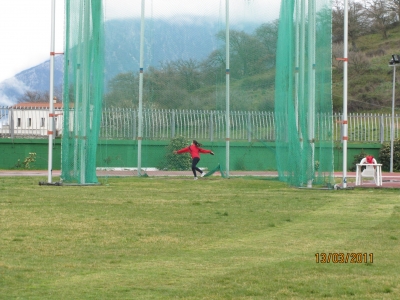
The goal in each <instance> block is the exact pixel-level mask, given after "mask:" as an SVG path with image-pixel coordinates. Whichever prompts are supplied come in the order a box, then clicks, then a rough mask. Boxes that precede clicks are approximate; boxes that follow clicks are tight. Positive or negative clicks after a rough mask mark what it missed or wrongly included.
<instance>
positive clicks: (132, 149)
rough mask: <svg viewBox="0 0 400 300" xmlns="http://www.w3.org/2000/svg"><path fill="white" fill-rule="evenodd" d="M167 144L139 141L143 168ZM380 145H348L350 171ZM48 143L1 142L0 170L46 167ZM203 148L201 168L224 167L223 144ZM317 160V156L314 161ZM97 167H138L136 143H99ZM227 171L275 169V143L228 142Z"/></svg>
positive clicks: (338, 157)
mask: <svg viewBox="0 0 400 300" xmlns="http://www.w3.org/2000/svg"><path fill="white" fill-rule="evenodd" d="M167 145H168V141H143V142H142V168H145V167H156V168H157V167H159V166H160V165H161V162H162V161H163V159H164V157H165V154H166V146H167ZM341 146H342V144H338V145H337V146H336V147H335V148H334V159H335V162H334V167H335V170H337V171H341V170H342V164H343V160H342V153H343V149H342V148H341ZM381 146H382V145H381V144H372V143H365V144H348V154H347V158H348V159H347V166H348V168H350V166H351V164H352V162H353V160H354V156H355V155H357V154H359V153H360V152H362V151H364V152H366V153H369V154H372V155H374V156H375V157H378V156H379V150H380V148H381ZM48 147H49V146H48V140H46V139H0V151H1V153H2V155H1V158H0V169H15V168H16V167H17V165H18V161H20V163H21V162H23V161H24V160H25V158H26V157H28V156H29V153H30V152H35V153H36V162H35V164H34V165H33V166H32V169H44V170H46V169H47V168H48ZM203 147H204V148H206V149H212V150H213V151H214V152H215V154H216V155H215V156H211V155H202V157H201V158H202V159H201V162H200V163H199V166H200V167H207V168H209V169H211V168H214V167H215V166H216V165H217V164H218V163H219V164H221V166H222V167H223V168H225V161H226V159H225V155H226V154H225V142H204V145H203ZM315 159H316V160H318V157H316V158H315ZM60 160H61V140H59V139H56V140H54V143H53V169H54V170H59V169H60V168H61V161H60ZM97 166H98V167H137V141H126V140H121V141H105V140H102V141H100V142H99V145H98V151H97ZM230 170H231V171H234V170H249V171H250V170H252V171H262V170H276V160H275V144H274V143H272V142H271V143H260V142H255V143H248V142H231V143H230Z"/></svg>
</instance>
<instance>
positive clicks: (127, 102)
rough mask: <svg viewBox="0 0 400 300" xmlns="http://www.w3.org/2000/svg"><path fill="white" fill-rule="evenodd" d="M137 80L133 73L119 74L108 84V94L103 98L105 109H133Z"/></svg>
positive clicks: (136, 97)
mask: <svg viewBox="0 0 400 300" xmlns="http://www.w3.org/2000/svg"><path fill="white" fill-rule="evenodd" d="M138 88H139V80H138V78H137V77H136V76H135V75H134V74H133V72H128V73H120V74H118V75H117V76H115V77H114V78H112V79H111V80H110V81H109V83H108V93H107V94H106V95H105V96H104V105H105V106H107V107H121V108H126V107H135V106H136V105H137V99H138V94H139V92H138Z"/></svg>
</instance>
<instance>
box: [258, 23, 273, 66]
mask: <svg viewBox="0 0 400 300" xmlns="http://www.w3.org/2000/svg"><path fill="white" fill-rule="evenodd" d="M278 29H279V20H275V21H274V22H270V23H264V24H262V25H261V26H260V27H258V28H257V29H256V32H255V36H256V37H257V38H258V40H259V41H260V42H261V43H262V44H263V46H264V47H265V61H266V64H267V67H268V68H272V67H275V60H276V45H277V41H278Z"/></svg>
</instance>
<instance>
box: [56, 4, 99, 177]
mask: <svg viewBox="0 0 400 300" xmlns="http://www.w3.org/2000/svg"><path fill="white" fill-rule="evenodd" d="M65 9H66V24H65V32H66V36H65V43H66V44H65V53H64V57H65V62H64V66H65V67H64V68H65V69H64V96H63V98H64V100H63V101H64V133H63V137H62V158H61V160H62V161H61V168H62V173H61V178H62V180H63V181H64V182H74V183H79V184H87V183H97V178H96V148H97V141H98V136H99V129H100V121H101V112H102V94H103V61H104V55H103V51H104V46H103V39H104V34H103V12H102V11H103V9H102V1H99V0H66V1H65ZM67 128H68V129H69V130H67Z"/></svg>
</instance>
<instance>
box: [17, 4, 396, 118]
mask: <svg viewBox="0 0 400 300" xmlns="http://www.w3.org/2000/svg"><path fill="white" fill-rule="evenodd" d="M343 16H344V11H343V1H342V0H334V1H333V6H332V81H333V82H332V97H333V109H334V111H335V112H340V111H341V110H342V99H343V62H342V61H340V60H337V59H338V58H342V57H343ZM399 16H400V0H358V1H350V2H349V30H348V32H349V53H348V58H349V63H348V111H349V112H376V111H379V112H389V111H390V108H391V101H392V77H393V68H392V67H390V66H389V60H390V59H391V55H392V54H400V23H399V19H400V17H399ZM120 25H121V24H118V23H113V24H109V25H108V28H110V30H115V32H116V34H111V36H112V37H113V40H112V41H110V42H109V44H110V45H116V46H118V43H117V42H116V41H115V38H116V36H117V33H118V34H119V35H121V34H122V32H123V31H121V30H120V27H119V26H120ZM121 26H123V24H122V25H121ZM135 26H136V27H134V28H131V29H130V32H136V31H137V30H138V27H137V26H138V25H137V24H136V25H135ZM166 27H167V25H166V24H162V26H159V28H163V29H164V30H166ZM113 28H114V29H113ZM157 28H158V27H157ZM213 28H215V26H214V27H213ZM160 30H161V29H160ZM175 30H176V29H175ZM196 30H197V31H198V30H199V29H196ZM207 30H208V32H211V28H210V29H207ZM206 34H207V33H205V35H204V36H206ZM277 34H278V20H276V21H273V22H269V23H265V24H262V25H261V26H259V27H257V28H255V29H254V30H252V31H248V30H247V31H241V30H231V33H230V78H231V83H230V99H231V109H232V110H263V111H271V110H273V109H274V81H275V51H276V40H277ZM164 35H166V34H165V32H164V33H163V34H160V35H159V37H157V38H156V39H155V41H157V40H160V39H161V38H162V36H164ZM188 36H190V33H188ZM120 39H122V40H124V38H122V37H120ZM215 39H216V40H217V44H218V45H219V46H218V48H216V50H214V51H212V52H211V53H208V54H205V53H204V49H203V52H202V53H203V54H202V55H201V56H195V58H194V57H183V56H180V57H179V56H178V57H177V56H175V57H174V58H173V59H163V60H161V59H160V60H159V64H157V65H151V66H147V67H146V70H145V73H144V99H143V103H144V106H145V107H147V108H161V109H169V108H179V109H217V110H224V109H225V32H224V31H223V30H221V31H220V32H218V33H217V34H216V36H215ZM125 40H129V39H127V38H126V37H125ZM147 44H149V43H147ZM119 47H120V48H124V47H121V46H120V45H119ZM177 49H179V47H177V45H175V48H174V49H173V51H172V49H169V51H170V52H173V53H175V54H176V53H177ZM107 51H108V52H110V49H108V50H107ZM164 54H167V53H164ZM125 56H126V57H123V58H120V57H117V58H116V59H120V60H121V61H120V62H119V63H118V62H117V63H115V62H113V63H112V64H113V65H116V66H118V69H115V70H112V72H111V74H112V76H108V77H107V83H106V93H105V96H104V105H105V106H107V107H111V106H112V107H121V108H123V107H136V106H137V104H138V100H137V99H138V93H139V91H138V88H139V74H138V72H137V71H134V72H133V71H129V70H124V69H123V68H122V67H123V66H125V65H126V61H127V60H128V59H129V60H132V57H133V54H132V53H127V54H126V55H125ZM106 57H107V55H106ZM136 60H137V61H138V59H137V58H136ZM106 63H107V62H106ZM110 64H111V62H110ZM131 70H137V68H131ZM41 95H42V96H44V97H45V95H46V93H43V92H41V93H35V92H27V93H26V94H25V95H24V96H23V97H21V99H20V100H21V101H29V100H32V101H43V99H41V98H42V97H41ZM39 96H40V97H39ZM398 98H400V97H396V103H397V105H400V103H399V102H400V101H398V100H400V99H398Z"/></svg>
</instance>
